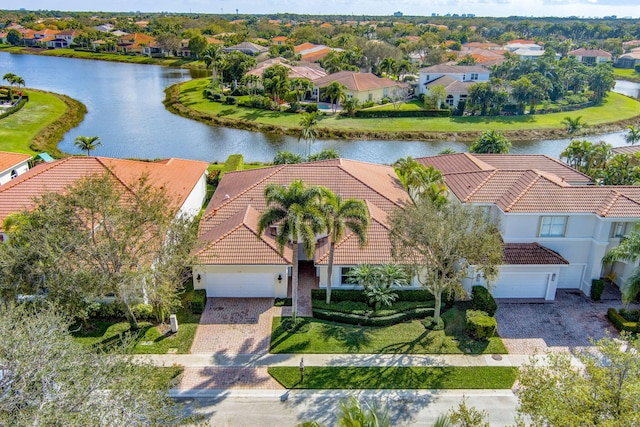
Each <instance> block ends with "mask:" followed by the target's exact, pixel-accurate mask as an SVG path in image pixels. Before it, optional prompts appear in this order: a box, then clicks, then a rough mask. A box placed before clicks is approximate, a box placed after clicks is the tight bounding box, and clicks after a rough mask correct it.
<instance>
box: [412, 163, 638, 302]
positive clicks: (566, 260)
mask: <svg viewBox="0 0 640 427" xmlns="http://www.w3.org/2000/svg"><path fill="white" fill-rule="evenodd" d="M417 160H418V161H419V162H421V163H423V164H425V165H431V166H433V167H435V168H436V169H439V170H441V171H442V172H443V174H444V177H445V181H446V185H447V187H448V188H449V190H450V198H451V199H452V200H456V201H459V202H461V203H469V204H473V205H476V206H482V207H484V208H485V209H486V210H487V213H488V214H489V215H491V216H492V217H495V218H498V219H500V222H501V233H502V238H503V240H504V242H505V257H506V260H505V261H506V262H505V265H503V266H502V267H501V270H500V277H499V279H498V281H497V283H496V284H495V285H494V286H495V287H494V289H493V291H492V292H493V294H494V296H495V297H498V298H542V299H546V300H553V299H554V298H555V293H556V289H579V290H581V291H582V292H584V293H585V294H587V295H589V293H590V290H591V281H592V279H598V278H600V277H601V276H603V275H605V274H609V273H615V275H616V279H615V280H616V282H617V283H619V284H620V283H622V282H623V281H624V279H625V278H626V277H627V276H628V274H629V272H630V271H631V269H632V268H633V267H634V266H635V265H634V264H633V263H615V264H614V265H613V266H611V267H603V266H602V257H603V256H604V254H605V253H606V252H607V250H609V249H611V248H612V247H615V246H617V245H618V244H619V243H620V238H621V237H622V236H624V235H625V233H627V232H629V231H630V230H631V228H632V226H633V224H634V223H636V222H637V221H638V218H640V186H596V185H590V184H591V183H590V178H589V177H587V176H585V175H583V174H581V173H579V172H577V171H575V170H574V169H572V168H570V167H569V166H567V165H566V164H564V163H562V162H560V161H559V160H556V159H553V158H550V157H547V156H543V155H513V154H509V155H496V154H473V155H472V154H468V153H462V154H451V155H443V156H435V157H424V158H420V159H417ZM483 283H484V282H483V279H482V277H480V276H474V275H473V274H471V275H470V278H469V279H468V280H467V281H466V283H465V286H466V287H467V288H469V287H470V286H471V285H473V284H483Z"/></svg>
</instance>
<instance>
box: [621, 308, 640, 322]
mask: <svg viewBox="0 0 640 427" xmlns="http://www.w3.org/2000/svg"><path fill="white" fill-rule="evenodd" d="M618 313H620V316H622V317H624V319H625V320H626V321H628V322H640V310H625V309H624V308H622V309H620V311H619V312H618Z"/></svg>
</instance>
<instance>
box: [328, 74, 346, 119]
mask: <svg viewBox="0 0 640 427" xmlns="http://www.w3.org/2000/svg"><path fill="white" fill-rule="evenodd" d="M346 90H347V87H346V86H345V85H343V84H342V83H340V82H338V81H333V82H331V83H329V84H328V85H327V87H325V88H324V95H325V96H327V97H329V100H331V107H332V110H333V112H334V113H335V112H336V110H337V109H338V103H340V102H342V101H344V100H345V98H346V97H347V94H346Z"/></svg>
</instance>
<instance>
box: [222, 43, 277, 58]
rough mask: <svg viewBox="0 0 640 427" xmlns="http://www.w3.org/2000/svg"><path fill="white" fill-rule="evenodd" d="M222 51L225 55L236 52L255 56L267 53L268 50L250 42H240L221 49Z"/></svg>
mask: <svg viewBox="0 0 640 427" xmlns="http://www.w3.org/2000/svg"><path fill="white" fill-rule="evenodd" d="M222 50H223V51H224V52H225V53H229V52H233V51H238V52H242V53H244V54H245V55H251V56H257V55H260V54H261V53H264V52H268V51H269V49H268V48H266V47H264V46H260V45H257V44H255V43H251V42H242V43H240V44H237V45H234V46H229V47H223V48H222Z"/></svg>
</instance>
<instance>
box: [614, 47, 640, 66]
mask: <svg viewBox="0 0 640 427" xmlns="http://www.w3.org/2000/svg"><path fill="white" fill-rule="evenodd" d="M638 65H640V50H632V51H631V52H629V53H625V54H623V55H620V57H618V59H617V60H616V67H617V68H635V67H636V66H638Z"/></svg>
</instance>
